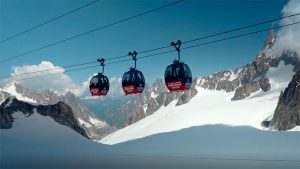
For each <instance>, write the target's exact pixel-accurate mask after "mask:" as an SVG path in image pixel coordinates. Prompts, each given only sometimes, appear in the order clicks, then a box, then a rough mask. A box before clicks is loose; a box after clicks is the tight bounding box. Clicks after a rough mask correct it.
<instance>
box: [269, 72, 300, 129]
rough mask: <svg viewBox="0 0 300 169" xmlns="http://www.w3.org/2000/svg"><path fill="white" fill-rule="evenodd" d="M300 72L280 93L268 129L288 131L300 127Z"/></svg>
mask: <svg viewBox="0 0 300 169" xmlns="http://www.w3.org/2000/svg"><path fill="white" fill-rule="evenodd" d="M299 84H300V71H298V72H296V73H295V75H294V76H293V79H292V81H291V82H290V83H289V85H288V87H287V88H286V89H285V90H284V92H283V93H281V95H280V97H279V100H278V104H277V107H276V110H275V112H274V116H273V118H272V120H271V123H270V127H271V128H273V129H276V130H288V129H292V128H294V127H295V126H296V125H300V85H299Z"/></svg>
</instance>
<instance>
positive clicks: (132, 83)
mask: <svg viewBox="0 0 300 169" xmlns="http://www.w3.org/2000/svg"><path fill="white" fill-rule="evenodd" d="M122 87H123V90H124V92H125V94H126V95H129V94H138V93H142V92H143V91H144V88H145V78H144V75H143V74H142V72H140V71H139V70H137V69H135V68H130V71H128V72H126V73H124V75H123V78H122Z"/></svg>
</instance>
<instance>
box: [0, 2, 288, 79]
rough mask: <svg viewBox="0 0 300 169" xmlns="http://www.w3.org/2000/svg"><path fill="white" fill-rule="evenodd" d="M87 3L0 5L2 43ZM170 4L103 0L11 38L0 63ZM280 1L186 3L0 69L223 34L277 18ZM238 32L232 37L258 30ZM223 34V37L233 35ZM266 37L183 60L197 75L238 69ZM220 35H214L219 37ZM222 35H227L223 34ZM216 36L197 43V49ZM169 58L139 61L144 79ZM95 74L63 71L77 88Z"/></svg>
mask: <svg viewBox="0 0 300 169" xmlns="http://www.w3.org/2000/svg"><path fill="white" fill-rule="evenodd" d="M88 2H90V1H87V0H76V1H71V0H60V1H59V0H43V1H34V0H23V1H19V0H10V1H7V0H1V1H0V39H5V38H6V37H9V36H11V35H14V34H16V33H18V32H20V31H23V30H25V29H28V28H30V27H32V26H34V25H37V24H39V23H41V22H43V21H46V20H48V19H50V18H53V17H55V16H58V15H60V14H62V13H65V12H66V11H70V10H72V9H74V8H77V7H79V6H81V5H83V4H86V3H88ZM168 2H170V1H146V0H145V1H100V2H98V3H96V4H94V5H92V6H89V7H87V8H84V9H82V10H80V11H77V12H75V13H72V14H70V15H68V16H65V17H63V18H61V19H59V20H56V21H55V22H52V23H50V24H47V25H45V26H43V27H41V28H39V29H36V30H33V31H31V32H29V33H26V34H24V35H22V36H20V37H17V38H15V39H13V40H10V41H7V42H5V43H3V44H0V57H1V60H2V59H4V58H7V57H11V56H14V55H17V54H20V53H23V52H26V51H28V50H32V49H35V48H38V47H41V46H44V45H47V44H49V43H53V42H56V41H59V40H61V39H64V38H67V37H70V36H73V35H76V34H79V33H83V32H86V31H88V30H91V29H94V28H96V27H100V26H103V25H107V24H109V23H111V22H114V21H116V20H120V19H123V18H126V17H129V16H132V15H135V14H137V13H140V12H143V11H145V10H149V9H152V8H156V7H159V6H161V5H164V4H166V3H168ZM286 3H287V1H285V0H274V1H267V0H266V1H262V0H255V1H254V0H253V1H250V0H246V1H239V0H227V1H225V0H218V1H217V0H215V1H214V0H212V1H209V0H197V1H193V0H186V1H185V2H182V3H180V4H177V5H175V6H172V7H168V8H165V9H162V10H160V11H157V12H155V13H151V14H148V15H145V16H142V17H139V18H136V19H133V20H130V21H128V22H125V23H121V24H118V25H115V26H113V27H109V28H107V29H104V30H100V31H97V32H94V33H91V34H89V35H86V36H83V37H80V38H77V39H74V40H71V41H68V42H65V43H62V44H59V45H57V46H52V47H49V48H47V49H44V50H41V51H38V52H35V53H32V54H28V55H26V56H22V57H20V58H17V59H15V60H11V61H8V62H5V63H0V75H1V76H5V75H8V74H10V72H11V68H12V67H13V66H20V65H31V64H39V63H40V62H41V61H43V60H46V61H50V62H52V63H53V64H55V65H57V66H64V65H69V64H76V63H81V62H88V61H93V60H96V59H97V58H98V57H104V58H109V57H114V56H120V55H124V54H127V53H128V52H129V51H132V50H136V51H137V52H139V51H143V50H147V49H151V48H156V47H160V46H165V45H168V44H169V43H170V42H171V41H173V40H177V39H181V40H183V41H185V40H190V39H193V38H196V37H201V36H204V35H208V34H212V33H216V32H221V31H224V30H227V29H231V28H236V27H239V26H244V25H248V24H252V23H256V22H260V21H264V20H268V19H272V18H278V17H280V16H281V10H282V7H283V6H284V5H285V4H286ZM270 26H272V24H266V25H264V26H259V27H257V28H252V29H251V30H250V29H248V30H244V31H239V32H236V33H232V34H230V35H237V34H240V33H245V32H249V31H253V30H257V29H261V28H268V27H270ZM230 35H227V36H230ZM265 36H266V33H260V34H257V35H251V36H247V37H243V38H239V39H235V40H230V41H225V42H220V43H215V44H211V45H207V46H202V47H198V48H194V49H191V50H186V51H182V60H184V61H185V63H187V64H188V65H189V66H190V69H191V70H192V73H193V75H194V76H202V75H208V74H210V73H213V72H216V71H220V70H224V69H228V68H235V67H239V66H242V65H244V64H247V63H249V62H251V60H252V59H253V58H254V57H255V55H256V54H257V52H258V51H259V50H260V49H261V48H262V45H263V42H264V39H265ZM222 37H224V36H221V37H218V38H222ZM225 37H226V36H225ZM218 38H212V39H207V40H203V41H199V42H196V43H195V44H197V43H202V42H206V41H210V40H215V39H218ZM176 56H177V55H176V53H170V54H165V55H160V56H155V57H151V58H148V59H143V60H140V61H138V68H139V69H140V70H141V71H143V73H144V75H145V78H146V81H147V82H148V83H151V82H153V81H154V80H155V79H156V78H158V77H163V74H164V70H165V68H166V66H167V65H169V64H170V63H171V62H172V60H173V59H174V58H175V57H176ZM132 65H133V63H132V62H125V63H122V64H115V65H111V66H107V67H106V75H107V76H109V77H122V75H123V73H124V72H125V71H127V70H128V68H129V67H130V66H132ZM97 71H98V69H97V68H94V69H93V68H92V69H87V70H83V71H76V72H72V73H68V75H69V76H71V78H72V79H73V80H74V81H75V82H76V83H81V82H82V81H85V80H86V79H87V78H88V77H89V76H90V75H92V74H93V73H94V72H97Z"/></svg>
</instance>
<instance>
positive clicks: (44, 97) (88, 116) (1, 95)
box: [0, 82, 113, 140]
mask: <svg viewBox="0 0 300 169" xmlns="http://www.w3.org/2000/svg"><path fill="white" fill-rule="evenodd" d="M11 96H13V97H15V98H16V99H18V100H20V101H24V102H27V103H30V104H32V105H36V106H38V105H54V104H57V103H58V102H63V103H65V104H67V105H68V106H70V107H71V109H72V113H73V114H74V117H75V118H76V121H77V123H78V125H79V126H81V128H83V129H84V130H85V133H86V134H87V135H88V137H89V138H90V139H92V140H97V139H100V138H102V137H103V136H105V135H107V134H109V133H111V132H112V131H113V129H112V128H111V127H110V126H109V125H108V124H107V123H106V122H105V121H103V120H101V119H99V118H98V117H97V116H96V115H94V114H93V113H92V112H90V111H89V109H88V108H87V107H86V106H85V105H84V104H82V103H81V102H80V100H79V99H78V98H77V97H76V96H75V95H74V94H73V93H71V92H68V93H66V94H65V95H59V94H57V93H55V92H53V91H50V90H46V91H41V92H37V91H34V90H31V89H28V88H24V87H23V86H22V85H20V84H19V83H17V82H10V83H5V84H3V85H1V86H0V103H3V102H4V101H5V100H6V99H7V98H9V97H11Z"/></svg>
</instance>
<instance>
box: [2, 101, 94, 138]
mask: <svg viewBox="0 0 300 169" xmlns="http://www.w3.org/2000/svg"><path fill="white" fill-rule="evenodd" d="M16 112H20V113H22V114H24V115H26V116H27V117H28V118H29V116H31V115H32V114H34V113H38V114H40V115H43V116H49V117H50V118H52V119H53V120H55V121H56V122H58V123H59V124H62V125H65V126H68V127H70V128H71V129H73V130H74V131H76V132H77V133H79V134H81V135H82V136H84V137H86V138H89V137H88V135H87V134H86V132H85V130H84V129H83V128H82V127H81V126H80V125H79V124H78V123H77V120H76V118H75V116H74V114H73V112H72V109H71V107H70V106H68V105H66V104H65V103H63V102H58V103H56V104H54V105H39V106H36V105H32V104H29V103H26V102H23V101H20V100H18V99H16V98H15V97H9V98H7V99H6V100H5V101H4V102H3V103H2V104H1V105H0V128H1V129H9V128H12V127H13V122H14V120H15V118H14V117H13V114H14V113H16Z"/></svg>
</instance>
